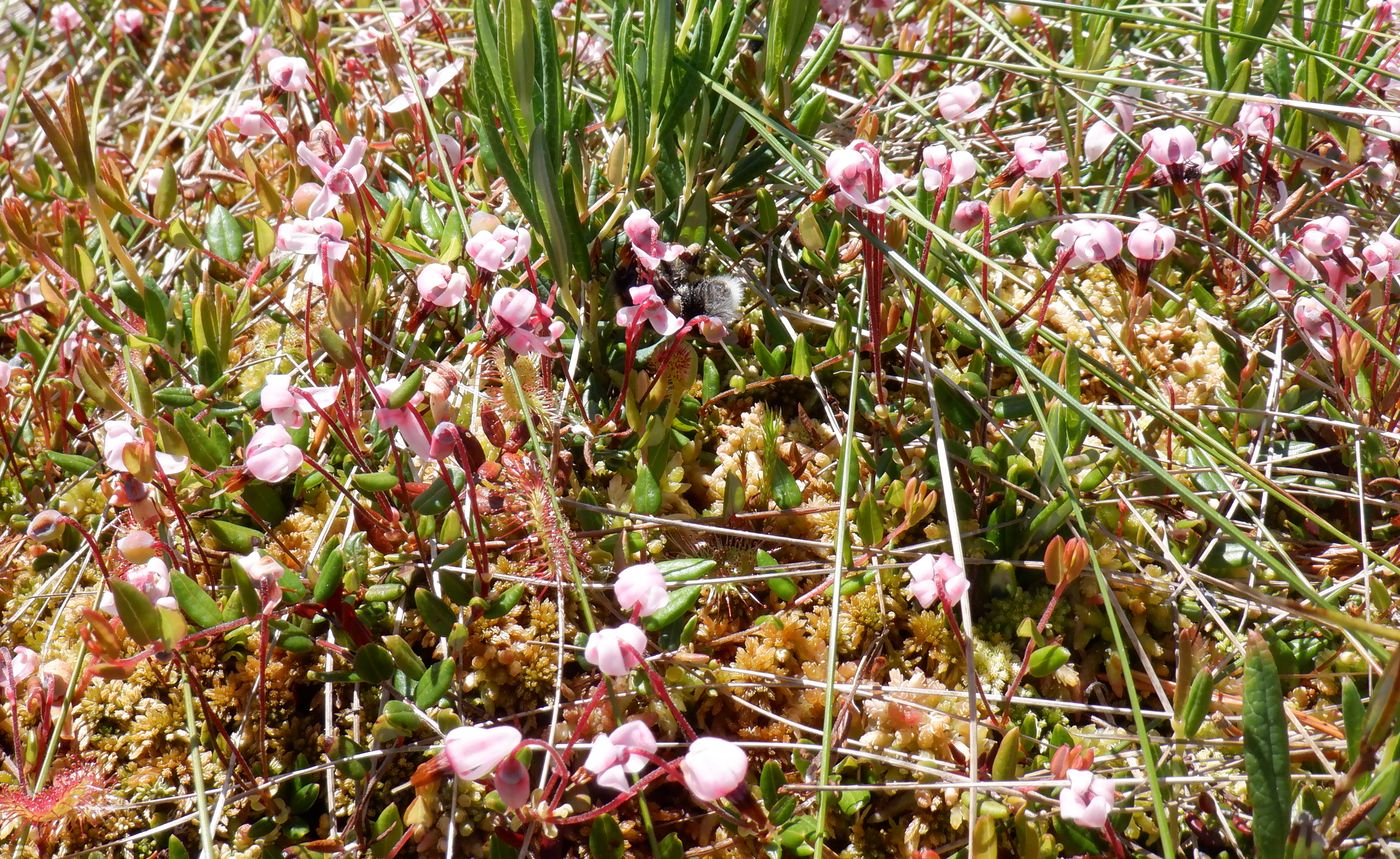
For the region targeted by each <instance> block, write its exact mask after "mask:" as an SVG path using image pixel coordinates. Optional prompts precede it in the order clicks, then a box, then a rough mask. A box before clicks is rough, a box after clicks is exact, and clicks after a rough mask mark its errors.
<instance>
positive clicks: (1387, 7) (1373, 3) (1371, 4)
mask: <svg viewBox="0 0 1400 859" xmlns="http://www.w3.org/2000/svg"><path fill="white" fill-rule="evenodd" d="M1366 7H1367V8H1368V9H1375V10H1376V17H1375V18H1373V19H1372V21H1371V25H1372V26H1373V27H1375V28H1376V29H1380V28H1381V27H1384V26H1385V25H1386V24H1389V23H1390V19H1391V17H1392V16H1393V15H1394V14H1395V4H1394V3H1393V2H1391V0H1366Z"/></svg>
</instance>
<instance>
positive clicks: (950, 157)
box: [924, 143, 977, 191]
mask: <svg viewBox="0 0 1400 859" xmlns="http://www.w3.org/2000/svg"><path fill="white" fill-rule="evenodd" d="M976 173H977V160H976V159H975V158H973V157H972V154H971V153H968V152H963V151H962V150H954V151H953V152H951V153H950V152H948V147H946V146H944V145H943V144H942V143H936V144H934V145H932V146H925V147H924V190H926V191H937V190H938V189H939V188H942V187H943V183H944V182H945V181H946V182H947V183H948V187H949V188H951V187H953V186H954V185H961V184H962V183H964V182H966V181H967V180H968V179H971V178H972V177H973V176H974V175H975V174H976Z"/></svg>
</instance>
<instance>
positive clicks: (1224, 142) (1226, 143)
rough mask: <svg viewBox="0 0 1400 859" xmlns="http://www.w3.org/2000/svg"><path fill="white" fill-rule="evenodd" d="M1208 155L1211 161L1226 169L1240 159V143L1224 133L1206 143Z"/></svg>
mask: <svg viewBox="0 0 1400 859" xmlns="http://www.w3.org/2000/svg"><path fill="white" fill-rule="evenodd" d="M1206 157H1208V158H1209V159H1210V163H1212V164H1214V165H1215V166H1216V167H1219V168H1220V169H1222V170H1224V169H1227V168H1228V167H1229V166H1230V165H1231V164H1234V163H1235V162H1236V161H1238V160H1239V157H1240V147H1239V144H1238V143H1236V142H1235V141H1234V140H1232V139H1231V138H1230V137H1228V136H1226V135H1224V134H1222V135H1220V136H1219V137H1217V138H1215V139H1213V140H1212V141H1211V142H1210V143H1207V144H1206Z"/></svg>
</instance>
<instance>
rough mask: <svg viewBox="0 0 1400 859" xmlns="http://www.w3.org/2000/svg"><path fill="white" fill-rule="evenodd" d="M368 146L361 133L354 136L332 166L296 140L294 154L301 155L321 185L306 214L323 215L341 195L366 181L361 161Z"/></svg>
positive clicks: (334, 205) (367, 176)
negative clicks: (295, 152) (360, 135)
mask: <svg viewBox="0 0 1400 859" xmlns="http://www.w3.org/2000/svg"><path fill="white" fill-rule="evenodd" d="M368 148H369V143H368V141H366V140H365V139H364V138H363V137H356V138H355V139H353V140H351V141H350V145H349V146H347V147H345V154H344V155H342V156H340V160H339V161H337V162H336V163H335V165H334V166H332V165H330V164H327V163H326V162H325V161H323V160H321V157H320V156H319V155H317V154H316V153H314V152H312V151H311V148H310V147H309V146H307V145H306V144H305V143H298V144H297V157H299V158H300V159H301V163H303V164H305V165H306V166H307V167H310V168H311V172H312V173H315V174H316V178H318V179H320V180H321V185H322V187H321V191H320V193H318V194H317V195H316V199H314V200H312V201H311V206H310V207H309V208H308V209H307V212H306V214H307V216H308V217H311V218H319V217H321V216H322V215H325V214H326V213H327V212H329V211H331V210H332V209H334V208H336V207H337V206H339V205H340V198H341V197H343V196H345V195H346V194H353V193H355V190H356V189H357V188H359V187H360V186H361V185H363V184H365V180H366V179H368V178H369V173H368V172H367V171H366V170H365V168H364V165H363V164H361V163H360V162H361V161H362V160H364V157H365V150H367V149H368Z"/></svg>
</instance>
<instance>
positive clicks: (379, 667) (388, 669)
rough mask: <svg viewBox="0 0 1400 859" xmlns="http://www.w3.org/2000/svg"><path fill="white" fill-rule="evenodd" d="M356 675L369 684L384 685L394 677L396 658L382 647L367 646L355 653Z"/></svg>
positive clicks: (376, 645)
mask: <svg viewBox="0 0 1400 859" xmlns="http://www.w3.org/2000/svg"><path fill="white" fill-rule="evenodd" d="M355 673H356V674H358V675H359V677H360V679H361V680H364V681H365V682H367V683H383V682H384V681H386V680H388V679H389V678H390V677H393V676H394V657H393V656H392V655H390V653H389V651H388V650H386V649H385V648H384V647H383V646H382V645H378V644H372V643H371V644H366V645H364V646H363V647H361V648H360V649H359V650H357V651H355Z"/></svg>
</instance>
